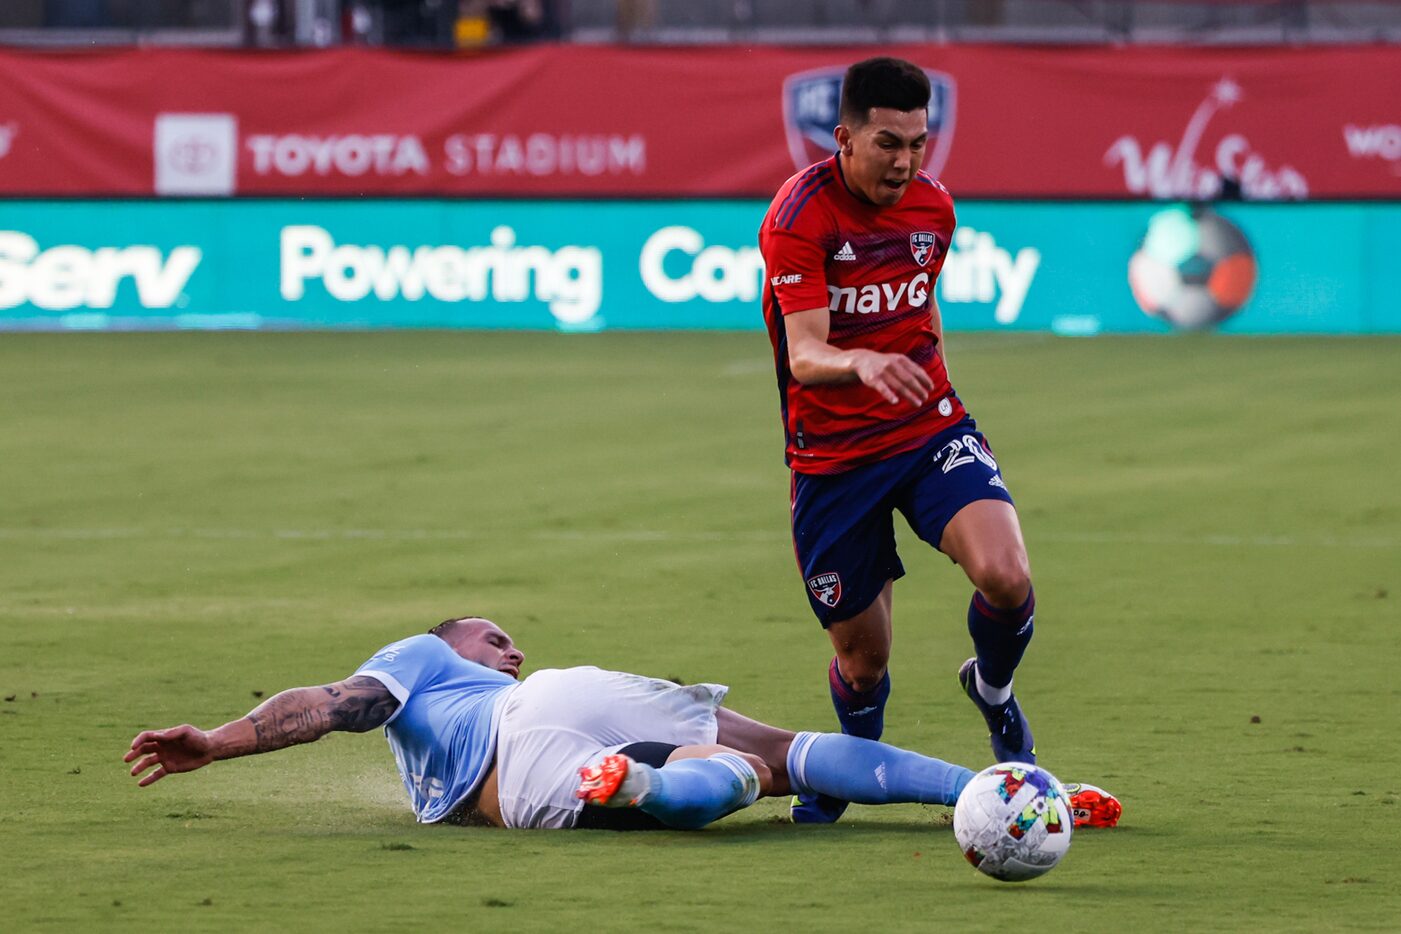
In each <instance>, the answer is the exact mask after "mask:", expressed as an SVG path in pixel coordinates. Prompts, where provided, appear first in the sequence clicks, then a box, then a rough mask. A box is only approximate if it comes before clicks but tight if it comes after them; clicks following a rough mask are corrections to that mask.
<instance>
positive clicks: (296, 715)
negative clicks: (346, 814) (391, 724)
mask: <svg viewBox="0 0 1401 934" xmlns="http://www.w3.org/2000/svg"><path fill="white" fill-rule="evenodd" d="M398 706H399V702H398V701H397V700H395V698H394V695H392V694H390V693H389V689H388V688H386V687H385V686H384V685H383V684H381V683H380V682H379V681H378V680H376V679H374V678H370V677H367V676H365V675H356V676H354V677H351V678H347V679H345V680H344V681H337V682H335V683H333V684H322V685H318V686H316V687H308V688H293V689H291V690H289V691H283V692H282V693H281V694H277V695H274V696H273V697H270V698H268V699H267V700H266V701H264V702H263V703H261V704H259V705H258V706H257V707H255V708H254V709H253V710H252V711H250V712H249V713H248V715H247V716H245V717H243V718H242V719H240V720H234V721H232V722H230V723H226V724H224V725H223V726H221V727H219V728H218V729H214V730H201V729H198V728H197V727H193V726H190V725H189V724H188V723H187V724H183V725H181V726H176V727H170V728H169V729H165V730H146V731H144V732H142V733H139V734H137V736H136V738H135V739H133V740H132V741H131V749H130V750H129V751H128V752H127V754H126V755H125V756H123V757H122V761H124V762H132V761H136V764H135V765H133V766H132V767H131V774H132V775H134V776H135V775H141V774H142V773H143V772H146V771H147V770H148V769H152V768H154V769H155V771H153V772H151V773H150V774H149V775H144V776H142V778H141V780H140V781H139V782H138V783H137V784H139V785H140V786H141V787H143V788H144V787H146V786H147V785H149V784H151V783H152V782H157V781H160V780H161V779H162V778H164V777H165V776H167V775H171V774H174V773H176V772H193V771H194V770H195V769H200V768H203V767H204V766H206V765H208V764H209V763H211V762H214V761H216V760H219V759H236V758H238V757H239V756H250V755H254V754H256V753H261V752H272V751H273V750H275V749H285V748H287V747H288V746H296V745H299V744H301V743H310V742H312V741H314V740H318V739H320V738H321V737H323V736H325V735H326V734H327V733H332V732H336V731H348V732H352V733H364V732H366V731H368V730H373V729H374V728H375V727H377V726H381V725H383V724H384V722H385V721H386V720H388V719H389V718H390V716H392V715H393V713H394V711H395V709H396V708H398Z"/></svg>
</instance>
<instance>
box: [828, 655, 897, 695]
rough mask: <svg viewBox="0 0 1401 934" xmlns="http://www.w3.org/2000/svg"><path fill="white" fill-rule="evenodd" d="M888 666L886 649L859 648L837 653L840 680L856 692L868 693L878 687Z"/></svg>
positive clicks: (888, 657) (888, 656)
mask: <svg viewBox="0 0 1401 934" xmlns="http://www.w3.org/2000/svg"><path fill="white" fill-rule="evenodd" d="M889 664H890V651H889V650H888V649H886V650H882V649H879V648H860V649H855V650H852V651H847V652H842V651H838V653H837V668H838V670H840V671H841V675H842V680H843V681H845V682H846V683H847V684H848V685H850V686H851V687H852V688H854V689H855V690H857V691H870V690H873V689H874V688H875V687H876V686H877V685H879V684H880V683H881V679H883V678H884V677H885V669H886V666H887V665H889Z"/></svg>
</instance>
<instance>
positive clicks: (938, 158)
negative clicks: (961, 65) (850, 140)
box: [783, 67, 958, 178]
mask: <svg viewBox="0 0 1401 934" xmlns="http://www.w3.org/2000/svg"><path fill="white" fill-rule="evenodd" d="M924 73H925V75H927V76H928V77H929V90H930V97H929V123H928V127H929V140H928V142H927V143H926V144H925V150H924V171H926V172H928V173H929V174H930V175H933V176H934V177H935V178H937V177H938V176H939V172H940V171H941V170H942V169H943V168H944V162H945V161H946V160H947V159H948V157H949V146H951V145H952V144H953V125H954V117H955V115H956V109H957V100H958V95H957V87H958V85H957V84H956V83H955V82H954V79H953V76H952V75H949V74H945V73H944V72H942V71H930V70H929V69H927V68H926V69H925V70H924ZM845 74H846V68H845V67H831V68H816V69H813V70H812V71H802V72H798V73H797V74H794V75H789V76H788V77H787V78H785V79H784V81H783V128H784V130H785V131H786V132H787V135H788V152H789V153H791V154H792V156H793V165H794V166H796V167H797V168H800V169H801V168H804V167H806V166H809V165H811V164H812V163H814V162H820V161H821V160H823V159H825V158H827V157H828V156H830V155H831V154H832V150H833V149H835V148H836V145H837V144H836V142H835V141H834V140H833V139H832V130H833V128H835V127H836V125H837V123H838V122H840V119H841V118H840V116H839V115H838V113H837V111H838V109H839V108H840V106H841V97H842V78H843V76H844V75H845Z"/></svg>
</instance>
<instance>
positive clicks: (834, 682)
mask: <svg viewBox="0 0 1401 934" xmlns="http://www.w3.org/2000/svg"><path fill="white" fill-rule="evenodd" d="M827 685H828V687H829V688H830V689H831V691H832V706H833V707H834V708H835V709H836V711H837V721H838V722H839V723H841V725H842V732H843V733H845V734H847V735H848V736H859V737H861V738H862V739H880V738H881V734H882V733H884V732H885V702H886V701H887V700H889V699H890V672H888V671H887V672H886V673H885V675H884V677H882V678H881V679H880V683H879V684H877V685H876V686H875V687H873V688H871V689H870V690H869V691H858V690H856V688H854V687H852V686H851V685H849V684H847V683H846V681H845V679H843V678H842V673H841V671H839V670H838V668H837V660H836V659H835V658H834V659H832V664H831V665H830V666H829V667H828V669H827Z"/></svg>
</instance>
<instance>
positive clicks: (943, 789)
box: [788, 733, 973, 804]
mask: <svg viewBox="0 0 1401 934" xmlns="http://www.w3.org/2000/svg"><path fill="white" fill-rule="evenodd" d="M972 777H973V771H972V770H971V769H966V768H964V767H963V766H961V765H953V764H952V763H948V762H944V761H943V760H942V759H934V758H931V757H929V756H922V755H920V754H919V753H917V752H910V751H909V750H906V749H899V748H897V747H895V746H889V745H886V744H885V743H877V742H874V741H873V740H868V739H860V738H859V737H856V736H843V735H841V734H840V733H799V734H798V735H797V736H795V737H794V738H793V745H792V746H790V747H789V748H788V780H789V782H790V783H791V784H792V786H793V790H794V791H797V792H799V793H806V794H823V795H830V796H831V797H834V798H839V799H841V800H843V801H854V802H856V803H857V804H900V803H912V802H916V803H919V804H953V803H954V802H956V801H957V800H958V796H959V793H960V792H962V791H963V788H964V786H965V785H967V784H968V781H969V780H970V779H971V778H972Z"/></svg>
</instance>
